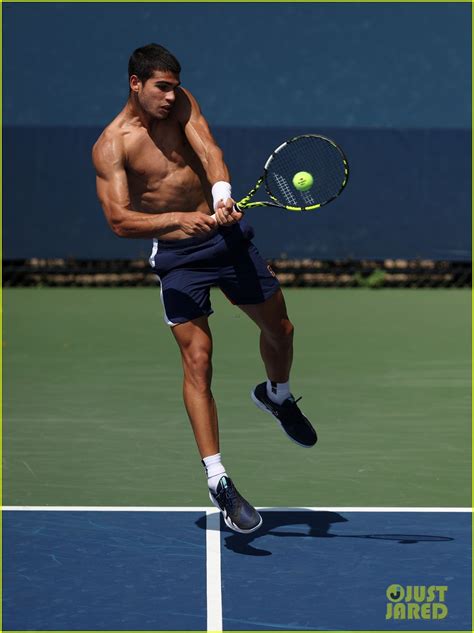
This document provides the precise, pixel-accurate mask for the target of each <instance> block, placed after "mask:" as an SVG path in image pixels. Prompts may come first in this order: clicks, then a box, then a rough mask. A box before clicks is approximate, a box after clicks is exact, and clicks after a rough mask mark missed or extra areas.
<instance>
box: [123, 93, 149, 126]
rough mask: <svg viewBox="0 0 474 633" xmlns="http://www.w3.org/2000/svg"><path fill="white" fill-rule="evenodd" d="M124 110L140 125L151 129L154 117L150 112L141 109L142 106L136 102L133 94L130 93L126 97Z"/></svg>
mask: <svg viewBox="0 0 474 633" xmlns="http://www.w3.org/2000/svg"><path fill="white" fill-rule="evenodd" d="M125 111H126V113H127V116H128V117H130V119H132V120H135V121H136V122H137V124H139V125H142V126H143V127H144V128H146V129H147V130H148V131H150V130H151V128H152V126H153V124H154V122H155V118H154V117H152V116H151V115H150V114H147V113H146V112H145V111H144V110H143V108H141V107H140V104H139V103H138V101H137V99H136V98H134V96H133V94H131V95H130V96H129V98H128V101H127V105H126V106H125Z"/></svg>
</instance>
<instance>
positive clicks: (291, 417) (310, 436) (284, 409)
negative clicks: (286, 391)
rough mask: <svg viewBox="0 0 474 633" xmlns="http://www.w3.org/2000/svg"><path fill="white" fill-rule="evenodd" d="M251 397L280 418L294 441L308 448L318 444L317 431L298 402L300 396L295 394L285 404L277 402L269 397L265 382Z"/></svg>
mask: <svg viewBox="0 0 474 633" xmlns="http://www.w3.org/2000/svg"><path fill="white" fill-rule="evenodd" d="M250 397H251V398H252V400H253V401H254V402H255V404H256V405H257V407H258V408H259V409H262V411H266V412H267V413H270V414H271V415H273V417H274V418H275V420H278V422H279V423H280V424H281V427H282V429H283V430H284V431H285V433H286V434H287V435H288V437H289V438H290V439H292V440H293V442H296V443H297V444H299V445H300V446H305V447H307V448H309V447H310V446H314V445H315V444H316V442H317V441H318V436H317V435H316V431H315V430H314V429H313V427H312V426H311V423H310V421H309V420H308V418H306V417H305V416H304V415H303V414H302V413H301V411H300V409H299V407H298V405H297V404H296V403H297V402H298V400H300V398H298V400H295V399H294V398H293V396H290V397H289V398H287V399H286V400H285V401H284V402H283V404H277V403H276V402H273V400H272V399H271V398H269V397H268V394H267V383H265V382H262V383H260V384H259V385H257V386H256V387H255V389H254V390H253V391H252V393H251V394H250Z"/></svg>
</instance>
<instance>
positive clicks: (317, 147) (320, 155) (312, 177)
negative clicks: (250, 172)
mask: <svg viewBox="0 0 474 633" xmlns="http://www.w3.org/2000/svg"><path fill="white" fill-rule="evenodd" d="M348 179H349V163H348V162H347V158H346V156H345V154H344V152H343V151H342V149H341V148H340V147H339V146H338V145H337V144H336V143H335V142H334V141H332V140H331V139H329V138H326V137H324V136H321V135H319V134H303V135H301V136H295V137H293V138H291V139H289V140H288V141H286V142H285V143H282V144H281V145H280V146H279V147H277V148H276V149H275V150H274V151H273V153H272V154H271V155H270V157H269V158H268V160H267V162H266V163H265V167H264V169H263V175H262V176H261V177H260V178H259V179H258V180H257V182H256V184H255V186H254V188H253V189H251V191H249V193H248V194H247V195H246V196H245V197H244V198H242V200H240V201H239V202H237V203H236V204H235V206H236V208H237V209H238V210H239V211H244V210H246V209H253V208H255V207H280V208H282V209H286V210H287V211H314V210H315V209H319V208H320V207H322V206H324V205H325V204H328V203H329V202H331V201H332V200H335V199H336V198H337V197H338V196H339V195H340V194H341V193H342V192H343V191H344V189H345V187H346V185H347V182H348ZM262 185H263V186H264V189H265V192H266V194H267V196H268V198H269V199H267V200H262V201H253V198H254V196H255V194H256V193H257V191H258V190H259V189H261V188H262Z"/></svg>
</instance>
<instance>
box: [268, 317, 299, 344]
mask: <svg viewBox="0 0 474 633" xmlns="http://www.w3.org/2000/svg"><path fill="white" fill-rule="evenodd" d="M294 332H295V328H294V325H293V323H292V322H291V321H290V320H289V319H288V318H285V319H280V320H279V321H278V322H277V323H275V324H273V325H272V327H271V328H267V329H265V330H264V331H263V333H264V334H265V335H266V336H267V337H268V338H270V339H272V340H273V341H275V342H280V343H288V344H290V343H291V342H292V341H293V336H294Z"/></svg>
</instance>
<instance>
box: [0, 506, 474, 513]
mask: <svg viewBox="0 0 474 633" xmlns="http://www.w3.org/2000/svg"><path fill="white" fill-rule="evenodd" d="M257 509H258V510H262V511H263V512H301V511H305V510H310V511H313V512H472V508H467V507H466V508H447V507H441V508H434V507H421V508H416V507H400V508H398V507H396V506H391V507H383V506H372V507H360V506H358V507H345V506H344V507H323V506H321V507H316V506H313V507H309V506H301V507H297V508H295V507H293V508H285V507H281V508H279V507H269V508H267V507H264V506H259V507H258V508H257ZM2 510H4V511H7V512H8V511H22V512H23V511H25V512H26V511H34V512H38V511H41V512H45V511H50V512H205V513H208V512H211V511H212V512H213V511H215V508H214V507H209V506H189V507H181V506H3V507H2Z"/></svg>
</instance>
